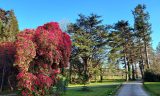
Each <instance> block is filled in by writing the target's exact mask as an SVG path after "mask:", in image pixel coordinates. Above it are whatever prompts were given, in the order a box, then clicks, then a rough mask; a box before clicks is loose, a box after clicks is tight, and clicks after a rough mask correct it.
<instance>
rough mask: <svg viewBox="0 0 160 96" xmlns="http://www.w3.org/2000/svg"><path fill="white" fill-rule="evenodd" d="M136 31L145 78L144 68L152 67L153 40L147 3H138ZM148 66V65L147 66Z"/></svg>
mask: <svg viewBox="0 0 160 96" xmlns="http://www.w3.org/2000/svg"><path fill="white" fill-rule="evenodd" d="M133 16H134V31H135V35H136V38H137V42H138V44H137V47H138V49H139V51H138V52H139V54H138V55H139V66H140V69H141V74H142V78H143V74H144V69H145V68H147V69H149V68H150V64H149V57H148V48H149V45H150V41H151V37H150V34H151V24H150V23H149V13H148V12H147V11H146V6H145V5H141V4H139V5H137V6H136V7H135V9H134V11H133ZM145 66H146V67H145Z"/></svg>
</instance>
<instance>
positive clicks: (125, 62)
mask: <svg viewBox="0 0 160 96" xmlns="http://www.w3.org/2000/svg"><path fill="white" fill-rule="evenodd" d="M124 64H125V73H126V74H125V75H126V76H125V77H126V81H128V67H127V60H126V55H125V54H124Z"/></svg>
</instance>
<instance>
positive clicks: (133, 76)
mask: <svg viewBox="0 0 160 96" xmlns="http://www.w3.org/2000/svg"><path fill="white" fill-rule="evenodd" d="M132 80H135V67H134V64H132Z"/></svg>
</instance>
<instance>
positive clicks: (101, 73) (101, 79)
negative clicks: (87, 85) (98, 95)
mask: <svg viewBox="0 0 160 96" xmlns="http://www.w3.org/2000/svg"><path fill="white" fill-rule="evenodd" d="M100 82H103V72H102V68H100Z"/></svg>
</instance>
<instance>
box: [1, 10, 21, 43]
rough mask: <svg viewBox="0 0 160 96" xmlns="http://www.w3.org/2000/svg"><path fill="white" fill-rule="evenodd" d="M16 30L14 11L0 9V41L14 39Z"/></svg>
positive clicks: (16, 22) (16, 23)
mask: <svg viewBox="0 0 160 96" xmlns="http://www.w3.org/2000/svg"><path fill="white" fill-rule="evenodd" d="M18 32H19V29H18V21H17V19H16V17H15V15H14V11H13V10H10V11H5V10H3V9H0V37H1V38H0V41H1V42H4V41H14V40H15V39H16V34H17V33H18Z"/></svg>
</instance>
